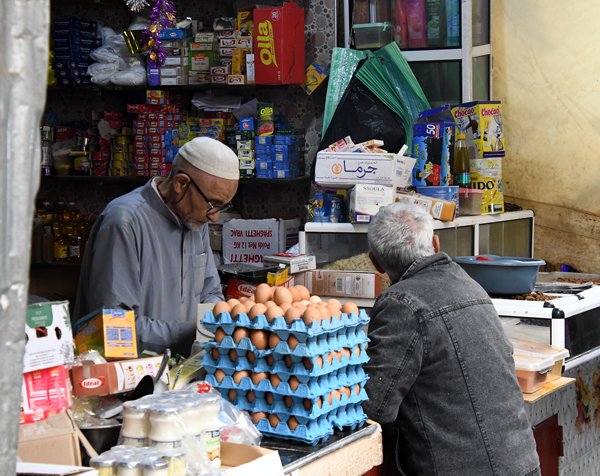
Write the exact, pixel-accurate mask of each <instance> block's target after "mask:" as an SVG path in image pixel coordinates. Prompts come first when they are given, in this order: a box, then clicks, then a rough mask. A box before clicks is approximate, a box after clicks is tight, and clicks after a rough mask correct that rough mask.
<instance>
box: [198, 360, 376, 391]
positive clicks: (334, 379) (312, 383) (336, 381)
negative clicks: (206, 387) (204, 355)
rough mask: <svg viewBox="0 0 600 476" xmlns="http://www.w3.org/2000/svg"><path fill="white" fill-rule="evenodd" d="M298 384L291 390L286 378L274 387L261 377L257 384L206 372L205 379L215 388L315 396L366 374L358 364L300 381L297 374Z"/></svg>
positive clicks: (354, 382)
mask: <svg viewBox="0 0 600 476" xmlns="http://www.w3.org/2000/svg"><path fill="white" fill-rule="evenodd" d="M288 377H289V376H288ZM297 378H298V380H299V381H300V384H299V385H298V387H297V388H296V389H295V390H292V388H291V387H290V384H289V383H288V381H287V380H283V379H282V380H281V382H279V384H278V385H277V387H276V388H274V387H273V385H272V384H271V382H270V381H269V379H263V380H261V381H260V382H259V383H258V384H255V383H254V382H252V379H251V377H243V378H242V379H241V380H240V382H239V383H236V382H235V381H234V380H233V377H232V376H231V375H225V376H224V377H223V378H222V380H221V381H220V382H218V381H217V379H216V378H215V376H214V374H208V375H207V376H206V381H207V382H208V383H209V384H210V385H212V386H213V387H215V388H218V389H221V388H225V389H231V388H233V389H235V390H246V391H247V390H254V391H257V392H273V393H277V394H280V395H290V396H295V397H300V398H317V397H319V396H320V395H323V394H325V393H326V392H329V391H331V390H335V389H337V388H340V387H350V386H352V385H355V384H357V383H360V382H362V381H363V380H365V379H366V378H367V374H366V373H365V371H364V370H363V369H362V367H360V366H355V367H347V368H345V369H340V370H338V371H337V372H333V373H331V374H328V375H323V376H321V377H312V378H307V379H304V380H305V381H304V382H302V381H301V380H300V376H297Z"/></svg>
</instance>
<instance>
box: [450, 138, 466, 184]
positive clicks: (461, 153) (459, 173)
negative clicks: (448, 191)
mask: <svg viewBox="0 0 600 476" xmlns="http://www.w3.org/2000/svg"><path fill="white" fill-rule="evenodd" d="M470 169H471V167H470V162H469V149H468V148H467V141H466V135H465V133H464V132H460V131H459V132H457V133H456V142H455V143H454V164H453V170H452V173H453V175H454V185H458V186H459V187H469V185H470V183H471V174H470Z"/></svg>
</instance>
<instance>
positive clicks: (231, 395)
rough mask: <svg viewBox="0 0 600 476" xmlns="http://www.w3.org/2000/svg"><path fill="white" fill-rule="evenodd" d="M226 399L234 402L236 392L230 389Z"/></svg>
mask: <svg viewBox="0 0 600 476" xmlns="http://www.w3.org/2000/svg"><path fill="white" fill-rule="evenodd" d="M227 397H228V398H229V401H230V402H235V399H236V398H237V390H235V389H234V388H230V389H229V391H228V392H227Z"/></svg>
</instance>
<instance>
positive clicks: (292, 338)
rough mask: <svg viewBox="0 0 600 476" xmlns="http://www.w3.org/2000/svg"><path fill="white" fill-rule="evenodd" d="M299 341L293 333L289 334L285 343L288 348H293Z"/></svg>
mask: <svg viewBox="0 0 600 476" xmlns="http://www.w3.org/2000/svg"><path fill="white" fill-rule="evenodd" d="M299 343H300V341H299V340H298V338H297V337H296V336H295V335H290V336H289V337H288V340H287V344H288V346H289V348H290V349H292V350H294V349H295V348H296V347H298V344H299Z"/></svg>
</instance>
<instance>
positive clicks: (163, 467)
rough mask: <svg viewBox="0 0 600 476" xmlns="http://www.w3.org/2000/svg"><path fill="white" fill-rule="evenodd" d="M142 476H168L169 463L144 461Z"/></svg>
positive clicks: (159, 460)
mask: <svg viewBox="0 0 600 476" xmlns="http://www.w3.org/2000/svg"><path fill="white" fill-rule="evenodd" d="M142 470H143V472H142V476H169V463H167V462H166V461H165V460H164V459H155V460H151V461H144V462H143V463H142Z"/></svg>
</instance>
